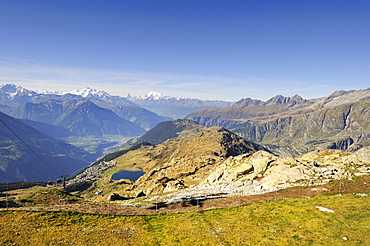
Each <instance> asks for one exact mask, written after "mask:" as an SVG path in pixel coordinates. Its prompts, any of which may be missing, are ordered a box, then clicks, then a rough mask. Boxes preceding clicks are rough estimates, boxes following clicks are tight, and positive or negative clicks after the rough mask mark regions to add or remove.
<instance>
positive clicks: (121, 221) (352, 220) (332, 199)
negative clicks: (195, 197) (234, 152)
mask: <svg viewBox="0 0 370 246" xmlns="http://www.w3.org/2000/svg"><path fill="white" fill-rule="evenodd" d="M315 206H322V207H326V208H329V209H332V210H334V211H335V212H334V213H328V212H322V211H320V210H318V209H317V208H315ZM0 225H1V227H0V244H2V243H3V244H5V245H8V244H9V245H13V243H15V245H49V244H50V245H78V244H82V245H248V244H250V245H366V244H367V243H369V242H370V198H369V197H368V196H360V195H355V194H346V195H343V196H338V195H331V196H318V197H313V198H294V199H285V200H280V201H267V202H261V203H255V204H251V205H248V206H243V207H235V208H225V209H216V210H209V211H202V212H194V213H182V214H157V215H140V216H128V215H99V214H84V213H76V212H31V211H3V212H1V213H0ZM343 238H344V239H343ZM346 239H347V240H346Z"/></svg>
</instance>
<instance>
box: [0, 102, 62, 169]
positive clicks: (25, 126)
mask: <svg viewBox="0 0 370 246" xmlns="http://www.w3.org/2000/svg"><path fill="white" fill-rule="evenodd" d="M0 99H1V101H2V102H3V103H4V104H5V106H6V107H7V108H8V109H9V110H10V112H11V113H12V114H13V115H14V117H15V116H16V114H15V112H14V111H13V110H12V108H11V107H10V106H9V105H8V104H7V103H6V102H5V101H4V99H3V98H2V97H0ZM14 119H15V120H16V121H18V122H19V123H20V124H21V125H23V126H24V129H25V130H26V131H27V132H28V133H29V134H30V136H31V137H32V138H33V139H35V141H36V142H37V143H38V144H39V145H40V147H41V148H42V144H41V143H40V141H39V140H38V139H37V138H36V137H35V136H34V135H33V134H32V133H31V132H30V130H29V129H28V126H27V125H26V124H24V123H23V122H22V121H21V120H20V119H18V118H14ZM49 168H50V167H49ZM54 172H55V171H54Z"/></svg>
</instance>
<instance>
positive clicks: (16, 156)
mask: <svg viewBox="0 0 370 246" xmlns="http://www.w3.org/2000/svg"><path fill="white" fill-rule="evenodd" d="M0 148H1V149H3V150H5V151H6V152H8V153H9V154H11V155H12V156H14V157H15V158H17V159H18V160H19V161H21V162H23V163H24V164H26V165H27V166H29V167H30V168H32V169H33V170H35V171H36V172H38V173H40V174H42V175H44V176H45V177H48V175H46V174H45V173H43V172H41V171H40V170H38V169H37V168H34V167H33V166H31V165H30V164H28V163H27V162H25V161H23V160H22V159H21V158H19V157H18V156H16V155H15V154H13V153H12V152H10V151H9V150H7V149H6V148H4V147H1V146H0Z"/></svg>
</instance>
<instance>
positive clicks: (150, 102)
mask: <svg viewBox="0 0 370 246" xmlns="http://www.w3.org/2000/svg"><path fill="white" fill-rule="evenodd" d="M87 101H89V102H88V103H87ZM82 102H84V103H82ZM230 104H231V102H223V101H202V100H198V99H188V98H175V97H168V96H162V95H161V94H159V93H155V92H150V93H148V95H146V96H139V97H131V96H127V97H120V96H111V95H109V94H108V93H107V92H104V91H99V90H96V89H92V88H84V89H82V90H73V91H71V92H49V91H46V90H41V91H32V90H28V89H25V88H23V87H20V86H17V85H14V84H5V85H2V86H0V110H1V111H2V112H4V113H6V114H8V115H11V116H13V117H16V118H21V119H29V120H33V121H39V122H42V123H48V124H53V125H56V126H62V127H64V128H66V129H67V130H69V131H71V133H74V134H77V135H80V136H87V135H95V136H96V135H98V136H99V135H104V134H112V135H114V134H121V135H124V136H128V137H132V136H135V135H136V136H139V135H141V134H143V133H144V132H145V131H147V130H149V129H151V128H153V127H154V126H155V125H157V124H158V123H160V122H162V121H168V120H172V119H173V118H178V117H179V118H182V117H184V116H186V115H187V114H189V113H191V112H192V111H194V110H196V109H199V108H209V107H224V106H228V105H230ZM82 107H83V109H82ZM104 109H107V110H109V111H111V112H112V113H113V114H116V115H117V116H118V117H119V118H118V117H116V116H113V114H112V113H109V114H110V116H109V119H110V120H113V118H114V120H113V122H114V124H113V122H112V124H108V123H107V122H106V119H104V118H105V117H107V114H108V112H107V111H105V110H104ZM81 110H82V111H81ZM82 112H85V117H82V115H81V113H82ZM102 112H105V113H102ZM89 114H95V116H94V117H93V118H94V119H92V118H91V117H92V116H91V115H90V116H88V115H89ZM76 117H77V118H76ZM89 117H90V118H89ZM104 121H105V122H104ZM117 121H121V123H118V122H117ZM128 121H129V122H131V123H133V124H134V125H136V127H134V126H133V125H132V124H130V123H129V122H128ZM93 125H95V126H93ZM118 125H120V126H121V127H119V126H118ZM85 127H86V129H84V128H85ZM97 127H99V128H100V129H101V130H99V131H98V130H97V129H96V128H97ZM122 127H124V128H127V129H126V130H123V129H122Z"/></svg>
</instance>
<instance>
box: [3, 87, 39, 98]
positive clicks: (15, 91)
mask: <svg viewBox="0 0 370 246" xmlns="http://www.w3.org/2000/svg"><path fill="white" fill-rule="evenodd" d="M0 91H1V93H4V94H5V95H7V97H9V98H13V97H14V96H16V95H19V96H20V95H27V96H32V95H33V94H35V92H34V91H31V90H27V89H25V88H23V87H21V86H18V85H15V84H3V85H1V86H0Z"/></svg>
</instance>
